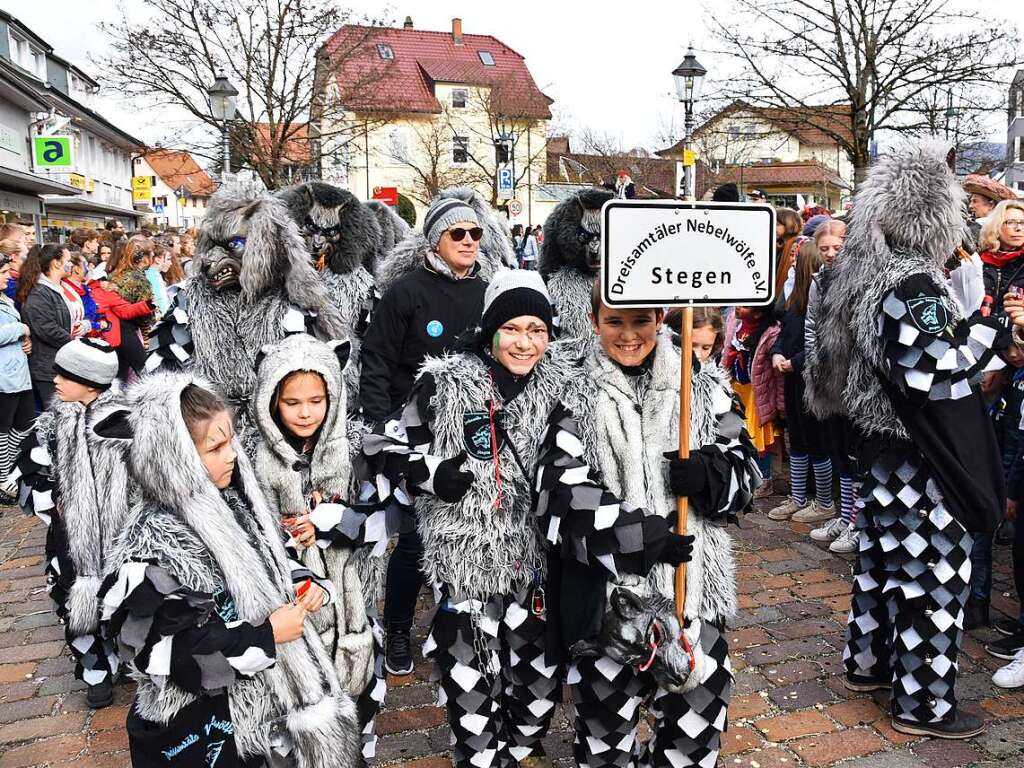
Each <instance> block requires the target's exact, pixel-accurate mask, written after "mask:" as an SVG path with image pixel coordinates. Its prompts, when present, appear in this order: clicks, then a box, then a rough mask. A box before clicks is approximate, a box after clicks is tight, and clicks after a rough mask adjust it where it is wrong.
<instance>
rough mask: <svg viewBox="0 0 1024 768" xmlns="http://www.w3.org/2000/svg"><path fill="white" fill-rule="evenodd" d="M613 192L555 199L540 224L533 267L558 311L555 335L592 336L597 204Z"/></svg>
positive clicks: (598, 248) (589, 192)
mask: <svg viewBox="0 0 1024 768" xmlns="http://www.w3.org/2000/svg"><path fill="white" fill-rule="evenodd" d="M614 197H615V195H614V193H612V192H609V191H608V190H606V189H600V188H597V187H595V188H593V189H585V190H583V191H582V192H579V193H578V194H576V195H573V196H572V197H571V198H569V199H568V200H566V201H564V202H562V203H559V204H558V205H557V206H556V207H555V209H554V210H553V211H552V212H551V214H550V215H549V216H548V218H547V220H546V221H545V222H544V244H543V245H542V246H541V251H540V261H539V266H538V269H539V271H540V274H541V277H543V278H544V282H545V283H547V286H548V293H550V294H551V304H552V306H554V308H555V312H556V314H557V320H556V323H557V325H558V337H559V338H561V339H587V340H588V341H589V340H593V338H594V333H593V329H592V327H591V324H590V291H591V288H592V287H593V285H594V280H595V279H596V277H597V271H598V268H599V267H600V259H601V206H602V205H604V204H605V202H606V201H608V200H611V199H612V198H614Z"/></svg>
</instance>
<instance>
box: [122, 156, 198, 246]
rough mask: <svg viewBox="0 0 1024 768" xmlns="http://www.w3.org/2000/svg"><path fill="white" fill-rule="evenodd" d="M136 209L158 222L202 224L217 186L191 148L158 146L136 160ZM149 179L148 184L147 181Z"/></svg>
mask: <svg viewBox="0 0 1024 768" xmlns="http://www.w3.org/2000/svg"><path fill="white" fill-rule="evenodd" d="M133 175H134V178H135V179H139V180H140V181H142V183H138V184H137V183H135V181H134V179H133V185H132V186H133V197H134V204H135V210H137V211H139V212H141V213H144V214H148V215H150V216H152V218H153V219H154V220H155V223H156V224H158V225H163V226H167V227H177V228H179V229H190V228H192V227H196V226H198V225H199V222H200V221H201V220H202V218H203V215H204V214H205V213H206V204H207V202H208V201H209V199H210V195H212V194H213V193H214V192H215V191H216V190H217V184H216V183H215V182H214V181H213V179H212V178H210V175H209V174H208V173H207V172H206V171H204V170H203V169H202V168H200V167H199V164H198V163H197V162H196V161H195V158H193V157H192V155H190V154H189V153H188V152H180V151H178V150H174V149H164V148H162V147H157V148H155V149H151V150H148V151H146V152H144V153H143V154H141V155H139V156H138V157H136V158H135V160H134V169H133ZM147 180H148V185H146V183H145V182H146V181H147Z"/></svg>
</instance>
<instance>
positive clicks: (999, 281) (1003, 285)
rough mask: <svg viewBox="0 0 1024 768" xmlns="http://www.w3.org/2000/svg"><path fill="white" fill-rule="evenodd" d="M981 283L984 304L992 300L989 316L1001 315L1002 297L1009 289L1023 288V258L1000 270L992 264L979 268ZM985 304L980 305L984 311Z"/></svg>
mask: <svg viewBox="0 0 1024 768" xmlns="http://www.w3.org/2000/svg"><path fill="white" fill-rule="evenodd" d="M981 277H982V282H983V283H984V284H985V303H986V304H987V303H988V300H989V298H991V299H992V303H991V311H990V312H989V314H991V315H999V314H1002V311H1003V297H1004V296H1006V292H1007V290H1008V289H1009V288H1011V287H1014V288H1024V257H1021V258H1019V259H1015V260H1013V261H1011V262H1010V263H1009V264H1007V265H1006V266H1004V267H1002V268H1000V267H997V266H994V265H992V264H983V265H982V267H981ZM984 307H985V304H982V309H984Z"/></svg>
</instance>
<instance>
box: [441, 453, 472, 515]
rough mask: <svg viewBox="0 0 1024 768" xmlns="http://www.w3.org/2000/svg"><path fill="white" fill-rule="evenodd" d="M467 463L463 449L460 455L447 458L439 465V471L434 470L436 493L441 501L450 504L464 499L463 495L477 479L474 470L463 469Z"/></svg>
mask: <svg viewBox="0 0 1024 768" xmlns="http://www.w3.org/2000/svg"><path fill="white" fill-rule="evenodd" d="M465 463H466V452H465V451H463V452H462V453H460V454H459V455H458V456H454V457H452V458H450V459H445V460H444V461H442V462H441V463H440V464H438V465H437V471H436V472H434V495H435V496H437V498H439V499H440V500H441V501H444V502H447V503H448V504H455V503H456V502H459V501H462V497H463V496H465V495H466V491H468V490H469V487H470V486H471V485H472V484H473V481H474V480H476V476H475V475H474V474H473V473H472V472H466V471H465V470H463V469H462V465H463V464H465Z"/></svg>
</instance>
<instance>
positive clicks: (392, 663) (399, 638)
mask: <svg viewBox="0 0 1024 768" xmlns="http://www.w3.org/2000/svg"><path fill="white" fill-rule="evenodd" d="M386 644H387V647H386V648H385V651H384V668H385V669H387V671H388V672H390V673H391V674H392V675H408V674H410V673H411V672H412V669H413V663H412V641H411V640H410V638H409V630H408V629H390V630H388V633H387V640H386Z"/></svg>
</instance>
